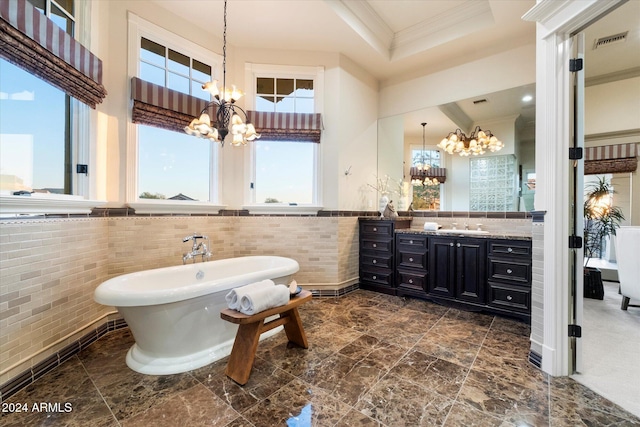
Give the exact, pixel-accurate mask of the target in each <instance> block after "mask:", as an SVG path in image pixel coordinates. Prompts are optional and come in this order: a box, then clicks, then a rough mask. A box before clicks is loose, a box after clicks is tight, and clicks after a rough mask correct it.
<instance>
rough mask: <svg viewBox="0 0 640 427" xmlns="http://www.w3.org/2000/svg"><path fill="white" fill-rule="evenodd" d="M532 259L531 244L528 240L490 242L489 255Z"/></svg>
mask: <svg viewBox="0 0 640 427" xmlns="http://www.w3.org/2000/svg"><path fill="white" fill-rule="evenodd" d="M494 254H495V255H520V256H526V257H531V242H528V241H526V240H494V241H491V242H489V255H494Z"/></svg>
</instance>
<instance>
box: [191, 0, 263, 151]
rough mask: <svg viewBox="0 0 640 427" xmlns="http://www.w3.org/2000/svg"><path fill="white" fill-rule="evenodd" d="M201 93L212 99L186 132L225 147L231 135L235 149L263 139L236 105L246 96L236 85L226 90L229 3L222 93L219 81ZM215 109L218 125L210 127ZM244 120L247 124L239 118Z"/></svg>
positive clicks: (225, 4)
mask: <svg viewBox="0 0 640 427" xmlns="http://www.w3.org/2000/svg"><path fill="white" fill-rule="evenodd" d="M202 89H204V90H206V91H208V92H209V93H211V95H212V96H213V100H212V101H211V102H209V103H208V104H207V105H206V106H205V107H204V108H203V109H202V111H201V112H200V117H198V118H195V119H193V120H192V121H191V123H189V126H186V127H185V128H184V131H185V132H186V133H187V134H189V135H193V136H197V137H198V138H205V139H209V140H210V141H215V142H219V143H220V144H221V145H222V146H224V139H225V137H226V136H227V134H229V133H231V135H232V137H233V139H232V140H231V144H232V145H234V146H239V145H246V144H247V141H253V140H255V139H258V138H260V135H259V134H257V133H256V129H255V127H254V126H253V125H252V124H251V123H250V122H249V121H248V120H247V113H246V112H245V111H244V110H243V109H242V108H240V107H238V106H237V105H236V104H235V103H236V101H237V100H238V99H240V98H241V97H242V95H244V93H243V92H242V91H240V90H238V89H236V87H235V85H232V86H231V89H230V88H228V87H227V0H225V2H224V33H223V37H222V90H220V89H218V80H214V81H212V82H208V83H205V84H204V85H202ZM212 107H214V108H216V109H217V111H216V121H215V124H212V123H211V117H210V116H209V113H208V112H207V111H208V110H209V109H210V108H212ZM238 113H242V115H243V116H244V120H243V119H242V117H240V114H238Z"/></svg>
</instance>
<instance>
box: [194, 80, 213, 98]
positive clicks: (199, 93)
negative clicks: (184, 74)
mask: <svg viewBox="0 0 640 427" xmlns="http://www.w3.org/2000/svg"><path fill="white" fill-rule="evenodd" d="M191 95H193V96H195V97H196V98H200V99H204V100H205V101H211V94H210V93H209V92H207V91H206V90H203V89H202V83H200V82H191Z"/></svg>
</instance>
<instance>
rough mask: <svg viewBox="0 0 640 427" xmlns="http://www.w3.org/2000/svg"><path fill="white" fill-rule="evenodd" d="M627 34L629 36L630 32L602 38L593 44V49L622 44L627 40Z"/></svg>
mask: <svg viewBox="0 0 640 427" xmlns="http://www.w3.org/2000/svg"><path fill="white" fill-rule="evenodd" d="M627 34H629V31H625V32H624V33H618V34H614V35H612V36H607V37H601V38H599V39H596V41H595V42H594V43H593V49H594V50H595V49H598V48H601V47H605V46H609V45H611V44H614V43H622V42H624V41H626V40H627Z"/></svg>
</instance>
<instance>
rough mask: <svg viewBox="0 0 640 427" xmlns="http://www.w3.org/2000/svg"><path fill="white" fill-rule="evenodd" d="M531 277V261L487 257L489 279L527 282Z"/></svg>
mask: <svg viewBox="0 0 640 427" xmlns="http://www.w3.org/2000/svg"><path fill="white" fill-rule="evenodd" d="M530 278H531V262H530V261H528V260H527V261H522V262H518V261H517V260H505V259H499V258H497V259H496V258H489V280H504V281H507V282H513V283H520V284H529V282H530V280H531V279H530Z"/></svg>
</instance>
